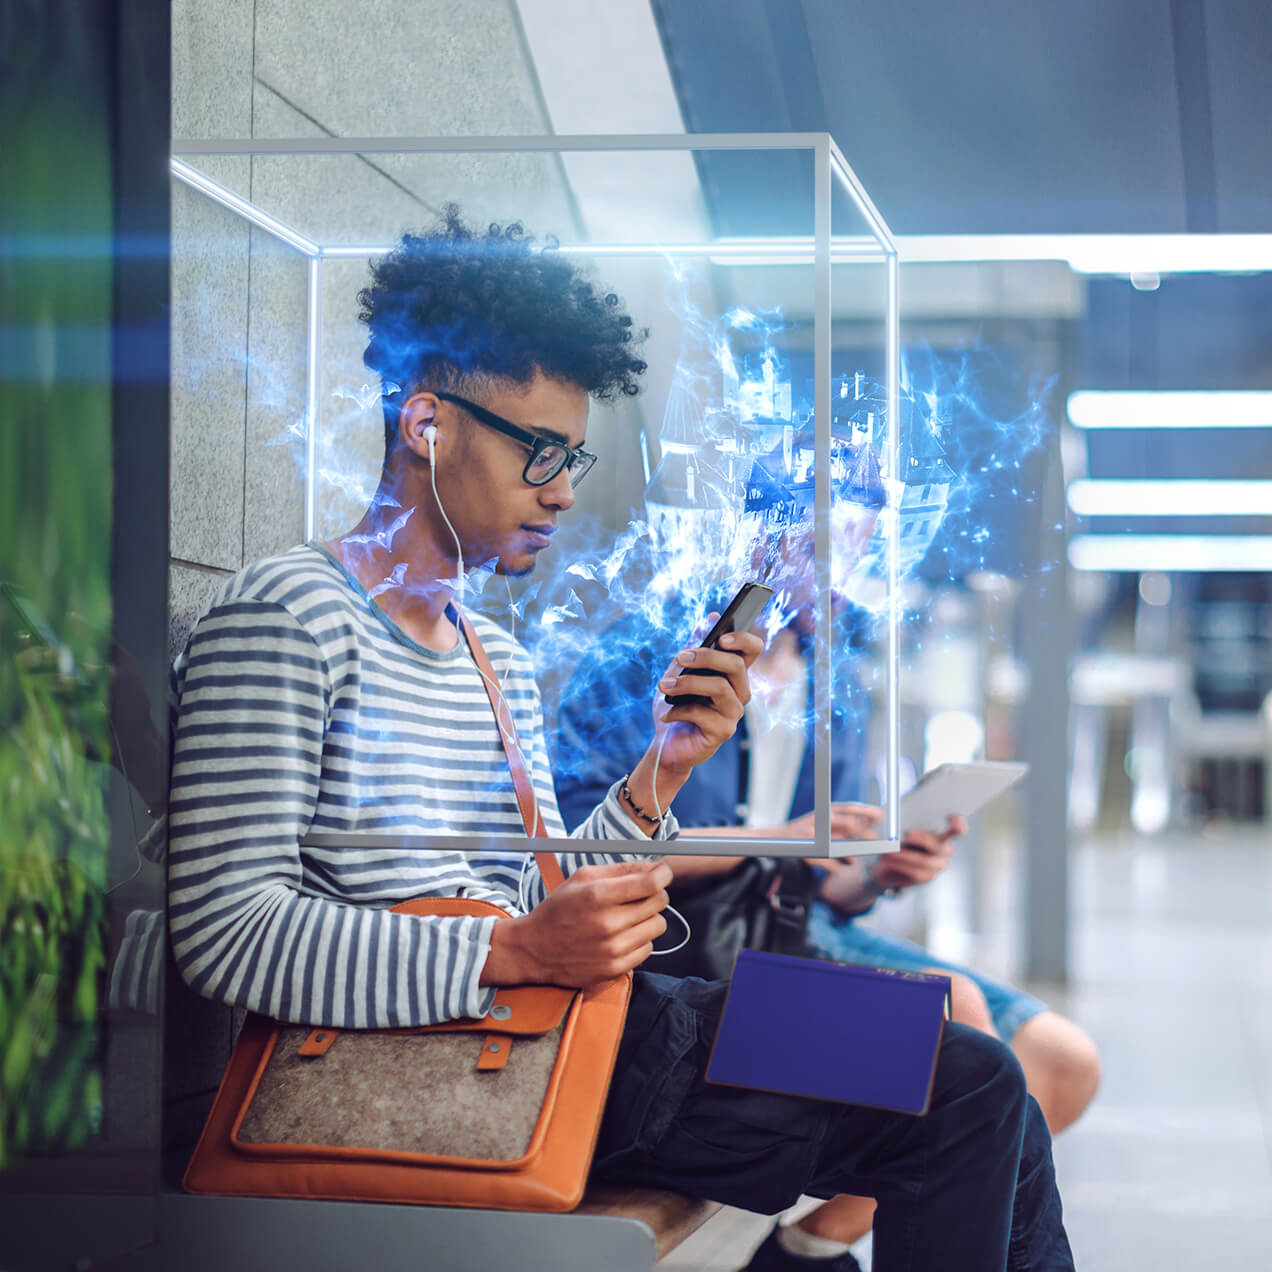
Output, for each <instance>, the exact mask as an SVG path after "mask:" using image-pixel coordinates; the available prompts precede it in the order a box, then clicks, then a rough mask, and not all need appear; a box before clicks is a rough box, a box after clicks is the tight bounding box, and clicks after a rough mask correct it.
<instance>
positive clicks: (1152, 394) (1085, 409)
mask: <svg viewBox="0 0 1272 1272" xmlns="http://www.w3.org/2000/svg"><path fill="white" fill-rule="evenodd" d="M1068 408H1069V419H1070V420H1071V421H1072V423H1073V424H1074V426H1075V427H1076V428H1084V429H1097V428H1098V429H1102V428H1272V392H1268V391H1266V390H1262V389H1215V390H1187V391H1174V390H1168V389H1124V390H1118V389H1110V390H1103V389H1082V390H1079V391H1078V392H1077V393H1071V394H1070V395H1069V402H1068Z"/></svg>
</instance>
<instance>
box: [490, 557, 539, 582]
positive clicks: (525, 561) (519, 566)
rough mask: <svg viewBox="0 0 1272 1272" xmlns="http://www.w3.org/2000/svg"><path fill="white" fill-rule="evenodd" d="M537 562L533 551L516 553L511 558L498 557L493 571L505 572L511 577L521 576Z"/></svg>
mask: <svg viewBox="0 0 1272 1272" xmlns="http://www.w3.org/2000/svg"><path fill="white" fill-rule="evenodd" d="M538 563H539V561H538V557H536V556H535V555H534V553H527V554H525V555H518V556H515V557H512V558H508V557H500V558H499V560H498V561H496V562H495V573H496V574H506V575H507V576H508V577H509V578H511V579H519V578H523V577H524V576H525V575H527V574H529V573H530V571H531V570H533V569H534V567H535V566H536V565H537V564H538Z"/></svg>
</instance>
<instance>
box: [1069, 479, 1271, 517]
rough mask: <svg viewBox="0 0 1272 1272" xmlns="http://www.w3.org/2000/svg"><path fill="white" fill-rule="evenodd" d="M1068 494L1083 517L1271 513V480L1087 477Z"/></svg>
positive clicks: (1075, 483)
mask: <svg viewBox="0 0 1272 1272" xmlns="http://www.w3.org/2000/svg"><path fill="white" fill-rule="evenodd" d="M1067 499H1068V503H1069V507H1070V508H1071V509H1072V510H1073V511H1074V512H1075V513H1077V515H1078V516H1079V517H1272V481H1248V480H1241V479H1234V480H1231V481H1206V480H1199V479H1195V478H1176V479H1168V478H1162V479H1152V478H1136V479H1125V480H1123V479H1118V478H1099V479H1094V480H1091V479H1084V480H1081V481H1073V482H1070V483H1069V489H1068V492H1067Z"/></svg>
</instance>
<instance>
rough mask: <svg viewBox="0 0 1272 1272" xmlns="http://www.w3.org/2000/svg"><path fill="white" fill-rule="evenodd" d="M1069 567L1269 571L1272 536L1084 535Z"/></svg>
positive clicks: (1076, 541)
mask: <svg viewBox="0 0 1272 1272" xmlns="http://www.w3.org/2000/svg"><path fill="white" fill-rule="evenodd" d="M1069 564H1070V565H1072V566H1073V568H1074V569H1075V570H1093V571H1100V572H1107V573H1125V572H1128V571H1131V572H1136V573H1138V572H1142V571H1146V570H1159V571H1161V572H1163V573H1167V574H1169V573H1184V574H1209V573H1213V572H1224V571H1247V570H1248V571H1256V572H1257V571H1267V570H1272V535H1268V534H1247V535H1239V534H1230V535H1222V534H1116V535H1115V534H1080V535H1076V536H1075V537H1074V538H1073V539H1071V540H1070V541H1069Z"/></svg>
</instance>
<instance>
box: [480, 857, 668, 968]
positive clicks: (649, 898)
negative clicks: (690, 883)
mask: <svg viewBox="0 0 1272 1272" xmlns="http://www.w3.org/2000/svg"><path fill="white" fill-rule="evenodd" d="M670 882H671V867H670V866H668V865H667V863H666V862H665V861H661V860H659V861H624V862H619V863H617V864H614V865H608V866H583V867H582V868H581V869H579V870H576V871H575V872H574V873H573V874H572V875H570V877H569V878H568V879H566V881H565V882H564V883H563V884H562V885H561V886H560V887H559V888H557V889H556V890H555V891H554V892H550V893H549V894H548V896H547V897H546V898H545V899H544V901H543V902H542V903H541V904H539V905H537V906H536V907H535V908H534V909H533V910H532V911H531V912H530V913H529V914H527V915H525V916H524V917H521V918H515V919H514V918H509V919H500V920H498V921H497V922H496V923H495V926H494V931H493V933H492V935H491V938H490V954H489V955H488V957H487V959H486V966H485V968H484V969H483V970H482V974H481V983H482V984H483V985H532V984H539V985H565V986H568V987H571V988H580V989H586V988H587V987H589V986H591V985H596V984H599V983H600V982H601V981H606V980H610V979H611V978H613V977H615V976H621V975H622V974H623V973H624V972H629V971H631V970H632V969H633V968H634V967H638V966H639V965H640V964H641V963H643V962H644V961H645V959H646V958H648V957H649V954H650V951H651V950H652V949H653V943H654V941H655V940H657V938H658V937H660V936H661V935H662V934H663V933H664V932H665V931H666V930H667V920H666V919H664V918H663V916H662V911H663V910H664V909H665V908H666V905H667V885H668V884H669V883H670Z"/></svg>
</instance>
